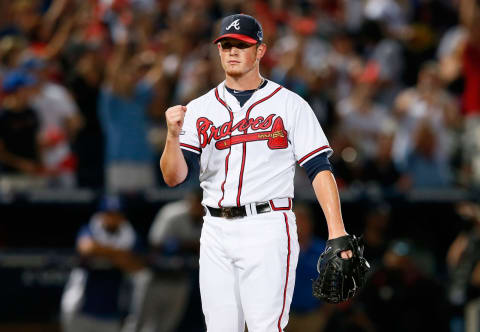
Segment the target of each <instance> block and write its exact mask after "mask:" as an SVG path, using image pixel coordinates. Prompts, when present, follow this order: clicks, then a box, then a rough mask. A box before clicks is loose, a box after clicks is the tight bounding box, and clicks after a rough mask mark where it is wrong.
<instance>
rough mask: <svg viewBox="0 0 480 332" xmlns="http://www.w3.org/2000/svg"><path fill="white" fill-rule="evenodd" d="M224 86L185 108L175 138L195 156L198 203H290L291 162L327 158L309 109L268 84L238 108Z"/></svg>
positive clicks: (322, 136) (325, 145)
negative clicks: (279, 200) (200, 192)
mask: <svg viewBox="0 0 480 332" xmlns="http://www.w3.org/2000/svg"><path fill="white" fill-rule="evenodd" d="M224 84H225V83H224V82H222V83H220V84H219V85H218V86H217V87H216V88H215V89H212V90H211V91H209V92H208V93H206V94H205V95H203V96H201V97H199V98H197V99H195V100H193V101H191V102H190V103H189V104H188V105H187V112H186V114H185V120H184V125H183V128H182V133H181V136H180V145H181V148H182V149H186V150H189V151H191V152H194V153H197V154H200V185H201V187H202V188H203V190H204V197H203V202H202V203H203V204H204V205H208V206H212V207H223V206H240V205H245V204H248V203H252V202H264V201H268V200H270V199H274V198H284V197H291V198H293V176H294V172H295V163H296V162H298V164H299V165H300V166H302V165H303V164H304V163H305V162H307V161H308V160H310V159H311V158H313V157H315V156H316V155H318V154H320V153H328V154H331V153H332V150H331V148H330V147H329V145H328V141H327V138H326V137H325V134H324V133H323V130H322V128H321V127H320V124H319V123H318V120H317V119H316V117H315V115H314V113H313V111H312V109H311V108H310V106H309V105H308V103H307V102H306V101H305V100H303V99H302V98H301V97H300V96H298V95H297V94H295V93H293V92H291V91H289V90H288V89H285V88H283V87H281V86H280V85H278V84H276V83H274V82H272V81H268V84H267V85H266V86H265V87H264V88H262V89H259V90H257V91H256V92H255V93H254V94H253V96H252V97H251V98H250V99H249V100H248V101H247V102H246V103H245V105H243V107H240V104H239V102H238V101H237V99H236V98H235V97H234V96H232V95H231V94H230V93H228V92H227V91H226V89H225V88H224Z"/></svg>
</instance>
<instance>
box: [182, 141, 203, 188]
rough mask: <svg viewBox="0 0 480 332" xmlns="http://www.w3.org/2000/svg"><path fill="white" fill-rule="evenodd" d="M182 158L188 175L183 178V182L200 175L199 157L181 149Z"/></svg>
mask: <svg viewBox="0 0 480 332" xmlns="http://www.w3.org/2000/svg"><path fill="white" fill-rule="evenodd" d="M182 153H183V157H184V158H185V162H186V163H187V166H188V174H187V177H186V178H185V180H184V181H183V182H185V181H187V180H189V179H191V178H192V176H197V177H198V175H199V173H200V155H199V154H197V153H194V152H191V151H188V150H185V149H182Z"/></svg>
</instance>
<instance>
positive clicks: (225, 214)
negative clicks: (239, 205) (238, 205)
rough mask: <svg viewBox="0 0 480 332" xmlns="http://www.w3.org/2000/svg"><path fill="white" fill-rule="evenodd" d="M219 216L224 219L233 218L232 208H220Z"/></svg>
mask: <svg viewBox="0 0 480 332" xmlns="http://www.w3.org/2000/svg"><path fill="white" fill-rule="evenodd" d="M220 216H221V217H222V218H226V219H233V213H232V209H231V208H228V207H224V208H221V210H220Z"/></svg>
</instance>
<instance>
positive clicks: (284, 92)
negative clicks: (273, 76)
mask: <svg viewBox="0 0 480 332" xmlns="http://www.w3.org/2000/svg"><path fill="white" fill-rule="evenodd" d="M268 86H270V89H271V90H273V91H276V90H277V89H278V88H280V89H279V91H278V92H279V94H280V95H281V96H282V97H283V98H285V99H288V100H291V101H293V102H302V103H306V101H305V99H303V98H302V97H301V96H300V95H299V94H298V93H296V92H293V91H292V90H290V89H288V88H286V87H284V86H283V85H280V84H278V83H276V82H274V81H272V80H268Z"/></svg>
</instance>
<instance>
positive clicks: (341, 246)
mask: <svg viewBox="0 0 480 332" xmlns="http://www.w3.org/2000/svg"><path fill="white" fill-rule="evenodd" d="M345 250H351V251H352V257H351V258H349V259H344V258H342V257H341V256H340V253H341V252H342V251H345ZM369 268H370V265H369V264H368V262H367V260H366V259H365V258H363V243H362V240H361V239H359V238H357V237H355V235H345V236H341V237H339V238H336V239H332V240H328V241H327V245H326V247H325V251H324V252H323V253H322V255H321V256H320V258H319V259H318V263H317V271H318V273H319V275H318V277H317V279H316V280H314V281H313V285H312V286H313V295H314V296H315V297H317V298H319V299H321V300H323V301H325V302H328V303H340V302H344V301H346V300H348V299H349V298H352V297H353V296H355V295H356V294H357V293H358V291H359V290H360V289H361V288H362V287H363V285H364V284H365V280H366V277H365V275H366V273H367V271H368V269H369Z"/></svg>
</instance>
